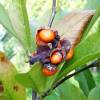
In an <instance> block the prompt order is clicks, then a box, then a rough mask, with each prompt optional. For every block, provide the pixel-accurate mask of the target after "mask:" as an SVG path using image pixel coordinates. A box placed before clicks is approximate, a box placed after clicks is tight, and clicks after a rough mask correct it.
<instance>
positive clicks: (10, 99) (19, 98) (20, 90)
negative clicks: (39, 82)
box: [0, 52, 26, 100]
mask: <svg viewBox="0 0 100 100" xmlns="http://www.w3.org/2000/svg"><path fill="white" fill-rule="evenodd" d="M16 74H17V71H16V69H15V68H14V66H13V65H12V63H10V62H9V61H8V60H7V58H5V55H4V54H3V53H1V52H0V100H26V91H25V88H24V87H23V86H21V85H20V84H19V83H17V82H16V80H15V75H16ZM1 88H3V89H1Z"/></svg>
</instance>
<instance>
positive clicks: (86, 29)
mask: <svg viewBox="0 0 100 100" xmlns="http://www.w3.org/2000/svg"><path fill="white" fill-rule="evenodd" d="M99 16H100V5H99V6H98V8H97V9H96V12H95V14H94V16H93V17H92V19H91V21H90V23H89V24H88V26H87V27H86V28H85V30H84V33H83V37H82V38H83V40H84V38H85V37H86V36H88V35H87V34H88V33H89V31H90V30H91V28H92V27H93V25H94V23H95V22H96V20H97V19H98V18H99Z"/></svg>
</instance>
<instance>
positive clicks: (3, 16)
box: [0, 4, 15, 35]
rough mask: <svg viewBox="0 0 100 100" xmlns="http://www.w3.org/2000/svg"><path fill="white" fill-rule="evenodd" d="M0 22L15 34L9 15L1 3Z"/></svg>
mask: <svg viewBox="0 0 100 100" xmlns="http://www.w3.org/2000/svg"><path fill="white" fill-rule="evenodd" d="M0 24H2V25H3V26H4V27H5V28H6V29H7V30H8V31H9V32H10V33H12V34H13V35H14V34H15V31H14V29H13V26H12V23H11V20H10V18H9V15H8V13H7V11H6V10H5V9H4V7H3V6H2V5H1V4H0Z"/></svg>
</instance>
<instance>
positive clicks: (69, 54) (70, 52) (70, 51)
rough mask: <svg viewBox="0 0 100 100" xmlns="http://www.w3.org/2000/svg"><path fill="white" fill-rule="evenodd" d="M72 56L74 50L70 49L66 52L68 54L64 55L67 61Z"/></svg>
mask: <svg viewBox="0 0 100 100" xmlns="http://www.w3.org/2000/svg"><path fill="white" fill-rule="evenodd" d="M73 55H74V49H73V48H71V49H70V50H69V52H68V54H67V55H66V60H67V61H69V60H70V59H71V58H72V57H73Z"/></svg>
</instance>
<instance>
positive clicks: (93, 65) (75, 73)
mask: <svg viewBox="0 0 100 100" xmlns="http://www.w3.org/2000/svg"><path fill="white" fill-rule="evenodd" d="M96 64H97V62H94V63H92V64H90V65H88V66H87V67H84V68H82V69H80V70H79V71H76V72H74V73H72V74H70V75H68V76H65V77H64V78H63V79H61V80H60V81H58V82H57V83H56V84H55V85H54V86H53V87H52V89H49V90H47V91H46V92H45V93H44V94H43V95H42V98H44V97H46V96H48V95H49V94H50V93H51V91H52V90H54V89H55V88H57V87H58V86H60V85H61V84H62V83H63V82H65V81H66V80H68V79H69V78H71V77H73V76H75V75H77V74H79V73H81V72H83V71H85V70H87V69H89V68H92V67H96V66H95V65H96Z"/></svg>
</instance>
